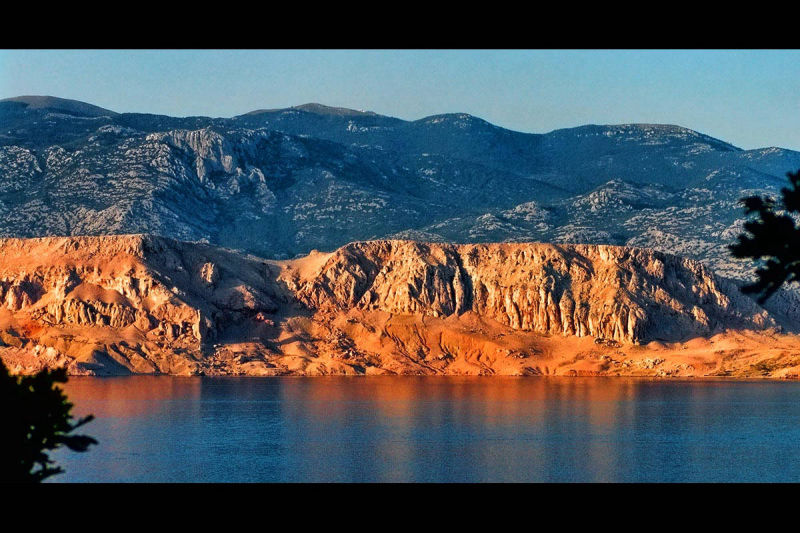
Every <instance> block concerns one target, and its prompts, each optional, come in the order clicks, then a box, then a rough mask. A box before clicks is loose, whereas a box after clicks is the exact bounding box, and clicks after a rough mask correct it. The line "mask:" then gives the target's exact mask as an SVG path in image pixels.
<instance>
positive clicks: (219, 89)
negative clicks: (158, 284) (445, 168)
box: [0, 50, 800, 150]
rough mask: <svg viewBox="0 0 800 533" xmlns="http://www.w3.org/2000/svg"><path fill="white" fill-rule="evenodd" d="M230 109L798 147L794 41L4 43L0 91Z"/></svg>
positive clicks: (219, 112) (177, 111) (122, 105)
mask: <svg viewBox="0 0 800 533" xmlns="http://www.w3.org/2000/svg"><path fill="white" fill-rule="evenodd" d="M21 95H49V96H58V97H62V98H71V99H75V100H81V101H83V102H88V103H91V104H95V105H99V106H101V107H105V108H108V109H111V110H113V111H118V112H132V111H135V112H144V113H158V114H165V115H172V116H190V115H204V116H213V117H230V116H234V115H238V114H242V113H246V112H248V111H252V110H254V109H264V108H282V107H289V106H293V105H300V104H304V103H308V102H318V103H322V104H326V105H331V106H339V107H349V108H353V109H362V110H368V111H374V112H376V113H380V114H383V115H390V116H394V117H399V118H402V119H406V120H416V119H419V118H423V117H425V116H429V115H435V114H440V113H451V112H464V113H470V114H472V115H475V116H478V117H480V118H483V119H485V120H488V121H489V122H491V123H493V124H496V125H498V126H503V127H505V128H509V129H513V130H517V131H524V132H531V133H545V132H548V131H552V130H554V129H559V128H568V127H574V126H580V125H583V124H622V123H632V122H639V123H662V124H677V125H680V126H685V127H687V128H691V129H694V130H697V131H700V132H702V133H705V134H708V135H711V136H713V137H717V138H719V139H722V140H725V141H727V142H730V143H732V144H734V145H736V146H739V147H741V148H745V149H750V148H760V147H766V146H780V147H783V148H790V149H795V150H800V50H688V51H687V50H0V98H7V97H12V96H21Z"/></svg>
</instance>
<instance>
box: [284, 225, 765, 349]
mask: <svg viewBox="0 0 800 533" xmlns="http://www.w3.org/2000/svg"><path fill="white" fill-rule="evenodd" d="M298 294H299V297H300V298H301V299H302V300H303V301H304V302H306V303H307V304H308V305H310V306H312V307H319V308H325V307H326V306H333V307H335V308H337V309H349V308H352V307H357V308H361V309H378V310H382V311H386V312H389V313H404V314H408V313H421V314H425V315H431V316H434V317H438V316H449V315H453V314H461V313H464V312H465V311H473V312H475V313H476V314H478V315H479V316H483V317H487V318H491V319H494V320H497V321H498V322H501V323H502V324H505V325H508V326H510V327H511V328H513V329H521V330H529V331H535V332H540V333H548V334H564V335H577V336H581V337H582V336H587V335H589V336H592V337H602V338H607V339H614V340H617V341H620V342H634V343H639V342H649V341H652V340H662V341H676V340H681V339H683V338H687V337H696V336H707V335H711V334H714V333H716V332H719V331H722V330H724V329H764V328H766V327H772V326H775V325H776V324H775V322H774V321H773V320H772V319H771V318H770V316H769V315H768V313H767V312H766V311H765V310H764V309H761V308H760V307H758V306H757V305H756V304H755V303H754V302H753V301H752V300H751V299H749V298H747V297H745V296H743V295H741V294H740V293H739V291H738V289H737V288H736V286H735V285H734V284H732V283H731V282H729V281H727V280H724V279H721V278H718V277H716V276H714V275H713V274H712V273H711V272H710V271H709V270H708V269H707V268H706V267H705V266H703V265H702V264H701V263H699V262H697V261H693V260H689V259H684V258H680V257H676V256H671V255H668V254H664V253H660V252H656V251H652V250H644V249H636V248H626V247H620V246H603V245H554V244H540V243H525V244H510V243H504V244H469V245H448V244H425V243H418V242H413V241H372V242H360V243H353V244H349V245H347V246H344V247H343V248H341V249H339V250H338V251H336V252H335V253H334V254H333V256H332V257H331V258H330V259H329V260H328V261H327V263H326V264H325V265H324V267H323V268H322V270H321V272H319V273H318V274H317V275H316V276H315V277H313V278H311V279H308V280H305V281H304V282H303V283H302V284H301V285H300V286H299V292H298Z"/></svg>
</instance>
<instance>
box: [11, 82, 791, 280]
mask: <svg viewBox="0 0 800 533" xmlns="http://www.w3.org/2000/svg"><path fill="white" fill-rule="evenodd" d="M798 168H800V153H798V152H795V151H791V150H784V149H780V148H763V149H758V150H741V149H739V148H737V147H734V146H732V145H730V144H728V143H726V142H724V141H721V140H718V139H714V138H712V137H709V136H707V135H703V134H701V133H698V132H695V131H692V130H690V129H687V128H683V127H679V126H671V125H658V124H626V125H605V126H594V125H590V126H582V127H578V128H570V129H564V130H557V131H553V132H549V133H544V134H529V133H521V132H515V131H510V130H507V129H504V128H500V127H497V126H495V125H492V124H489V123H488V122H486V121H484V120H481V119H479V118H477V117H473V116H470V115H467V114H463V113H459V114H446V115H436V116H432V117H425V118H423V119H420V120H414V121H406V120H400V119H397V118H392V117H386V116H381V115H377V114H375V113H369V112H359V111H353V110H347V109H340V108H330V107H326V106H322V105H319V104H309V105H303V106H297V107H293V108H288V109H276V110H259V111H254V112H252V113H248V114H245V115H241V116H238V117H232V118H208V117H185V118H177V117H167V116H159V115H148V114H141V113H114V112H113V111H109V110H105V109H102V108H97V107H96V106H91V105H89V104H83V103H81V102H75V101H71V100H63V99H58V98H52V97H20V98H14V99H8V100H3V101H0V236H6V237H38V236H48V235H103V234H112V233H117V234H120V233H151V234H159V235H163V236H167V237H172V238H176V239H181V240H192V241H197V240H204V241H207V242H209V243H213V244H217V245H221V246H225V247H230V248H235V249H242V250H246V251H248V252H250V253H255V254H257V255H259V256H262V257H268V258H273V259H286V258H292V257H295V256H297V255H304V254H306V253H308V252H309V251H310V250H312V249H322V250H327V251H330V250H333V249H335V248H337V247H339V246H342V245H344V244H346V243H347V242H351V241H354V240H368V239H380V238H399V239H414V240H425V241H437V242H462V243H463V242H503V241H514V242H519V241H540V242H559V243H571V242H580V243H586V244H613V245H624V246H636V247H644V248H654V249H657V250H661V251H665V252H670V253H676V254H679V255H682V256H686V257H690V258H692V259H697V260H700V261H703V262H704V263H705V264H707V265H709V266H711V267H712V268H713V269H714V270H715V271H716V272H718V273H720V274H723V275H725V276H726V277H730V278H736V279H747V278H748V277H749V276H751V275H752V268H751V265H750V264H749V263H746V262H740V261H733V260H731V258H730V256H729V254H728V251H727V249H726V246H727V245H728V244H730V243H732V242H734V241H735V238H736V235H737V234H738V233H740V232H741V231H742V224H743V220H744V215H743V210H742V209H741V207H740V206H739V205H738V200H739V199H740V198H741V197H742V196H746V195H750V194H777V193H778V191H779V190H780V188H781V187H782V186H784V185H785V184H786V172H788V171H790V170H791V171H793V170H796V169H798Z"/></svg>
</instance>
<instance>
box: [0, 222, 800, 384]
mask: <svg viewBox="0 0 800 533" xmlns="http://www.w3.org/2000/svg"><path fill="white" fill-rule="evenodd" d="M0 256H2V257H3V260H2V262H1V263H0V357H2V358H3V360H4V361H5V362H6V364H7V365H8V366H9V368H10V369H11V370H12V371H14V372H20V373H26V372H33V371H36V370H38V369H39V368H43V367H54V366H62V365H65V366H67V367H68V369H69V370H70V372H71V373H73V374H98V375H103V374H125V373H165V374H182V375H192V374H195V375H197V374H205V375H216V374H247V375H283V374H299V375H320V374H382V373H399V374H511V375H653V376H661V375H663V376H667V375H668V376H708V375H720V376H752V377H763V376H767V377H793V376H796V375H797V374H798V369H799V368H800V350H798V347H799V346H800V342H798V340H797V337H796V336H794V335H789V334H781V333H779V328H778V327H777V323H776V321H775V319H774V317H772V316H770V314H769V313H768V312H767V311H765V310H764V309H762V308H761V307H759V306H757V305H756V304H755V303H754V302H753V301H752V300H750V299H749V298H747V297H745V296H743V295H741V293H740V292H739V291H738V289H737V287H736V286H735V285H733V283H731V282H729V281H727V280H724V279H721V278H718V277H716V276H714V275H713V274H712V273H711V272H710V271H708V269H707V268H706V267H704V266H703V265H702V264H700V263H698V262H695V261H691V260H687V259H683V258H679V257H675V256H670V255H668V254H663V253H658V252H653V251H650V250H643V249H635V248H624V247H615V246H590V245H550V244H538V243H526V244H510V243H504V244H470V245H448V244H431V243H418V242H412V241H369V242H359V243H352V244H349V245H347V246H344V247H342V248H340V249H339V250H337V251H335V252H333V253H330V254H325V253H318V252H312V253H311V254H310V255H309V256H307V257H304V258H301V259H296V260H291V261H267V260H263V259H260V258H256V257H253V256H246V255H242V254H238V253H235V252H232V251H229V250H225V249H220V248H216V247H213V246H209V245H205V244H198V243H184V242H179V241H174V240H171V239H166V238H160V237H153V236H142V235H123V236H107V237H69V238H40V239H3V240H0ZM692 339H694V340H692ZM689 341H691V342H689Z"/></svg>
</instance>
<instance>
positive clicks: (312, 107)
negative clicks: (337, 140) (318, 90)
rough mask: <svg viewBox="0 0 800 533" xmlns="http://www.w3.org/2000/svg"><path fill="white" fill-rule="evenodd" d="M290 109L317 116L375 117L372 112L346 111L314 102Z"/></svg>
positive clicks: (343, 108)
mask: <svg viewBox="0 0 800 533" xmlns="http://www.w3.org/2000/svg"><path fill="white" fill-rule="evenodd" d="M292 109H299V110H301V111H307V112H309V113H316V114H318V115H335V116H340V117H348V116H363V115H369V116H375V113H373V112H372V111H361V110H356V109H348V108H346V107H331V106H327V105H324V104H318V103H314V102H311V103H308V104H302V105H298V106H294V107H293V108H292Z"/></svg>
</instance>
